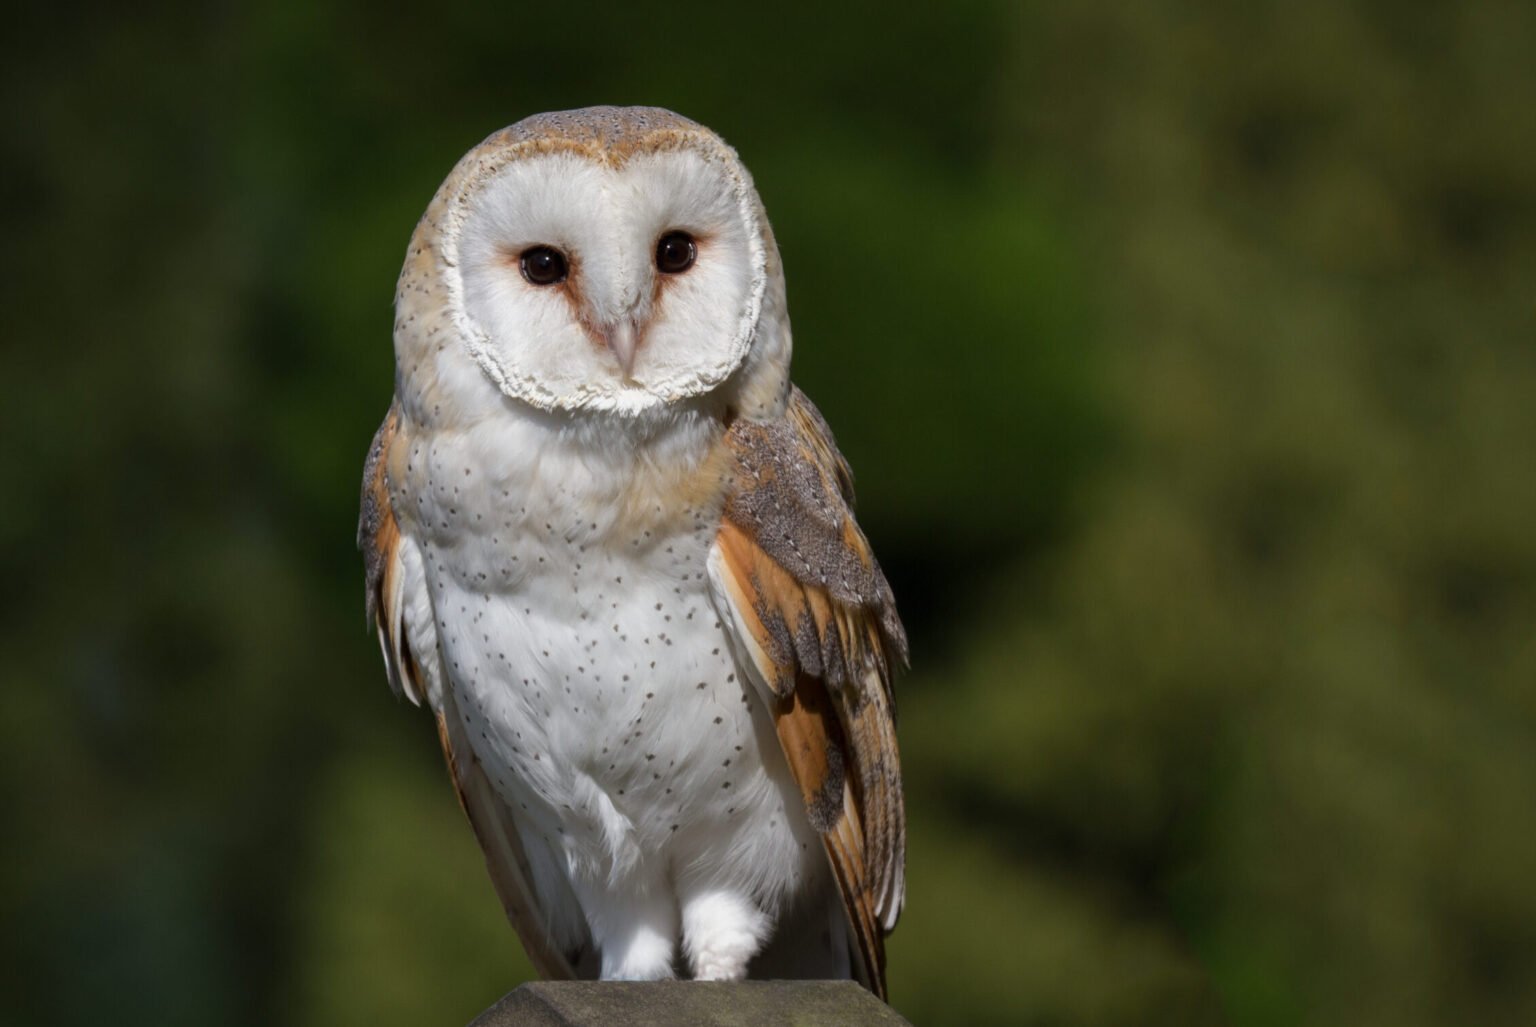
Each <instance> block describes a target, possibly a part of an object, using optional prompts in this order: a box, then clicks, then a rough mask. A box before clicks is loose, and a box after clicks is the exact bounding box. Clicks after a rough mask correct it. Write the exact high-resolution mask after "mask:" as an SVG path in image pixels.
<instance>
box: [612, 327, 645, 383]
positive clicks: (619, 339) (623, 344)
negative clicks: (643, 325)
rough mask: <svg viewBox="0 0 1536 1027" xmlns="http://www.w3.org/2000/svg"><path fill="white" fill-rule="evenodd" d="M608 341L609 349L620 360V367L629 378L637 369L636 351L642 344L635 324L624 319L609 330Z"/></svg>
mask: <svg viewBox="0 0 1536 1027" xmlns="http://www.w3.org/2000/svg"><path fill="white" fill-rule="evenodd" d="M607 339H608V348H609V349H610V350H612V351H613V355H614V356H615V357H617V358H618V361H619V366H620V367H622V368H623V369H624V377H626V378H628V377H629V376H630V373H631V372H632V371H634V369H635V350H636V349H638V348H639V344H640V342H639V335H638V333H636V331H635V323H634V322H633V321H631V320H630V319H629V318H627V317H626V318H624V319H623V320H621V321H620V322H619V323H618V324H616V325H614V326H613V327H612V328H610V329H609V330H608V333H607Z"/></svg>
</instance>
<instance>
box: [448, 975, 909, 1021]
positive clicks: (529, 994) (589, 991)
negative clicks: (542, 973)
mask: <svg viewBox="0 0 1536 1027" xmlns="http://www.w3.org/2000/svg"><path fill="white" fill-rule="evenodd" d="M610 1024H626V1025H628V1024H634V1025H637V1027H644V1025H648V1024H657V1025H667V1027H671V1025H674V1024H675V1025H677V1027H714V1025H719V1027H769V1025H773V1027H780V1025H782V1027H854V1025H859V1024H874V1025H876V1027H880V1025H885V1027H898V1025H901V1024H907V1027H910V1024H909V1023H908V1021H907V1020H906V1019H904V1018H903V1017H902V1016H901V1015H900V1014H899V1013H897V1012H896V1011H895V1010H894V1009H892V1008H891V1007H890V1006H888V1005H886V1004H885V1003H884V1002H881V1001H880V1000H879V999H877V998H875V997H874V996H873V995H871V994H870V993H869V992H867V991H865V990H864V989H863V988H861V987H859V985H857V984H855V983H853V982H852V981H742V982H740V983H737V984H724V983H716V982H712V981H654V982H645V983H638V982H628V981H533V982H530V983H528V984H524V985H522V986H521V987H519V988H517V989H516V990H514V991H511V992H509V993H508V994H507V995H505V996H504V997H503V998H502V999H501V1001H499V1002H497V1003H496V1004H495V1005H494V1006H492V1007H491V1008H489V1009H487V1010H486V1011H485V1012H483V1013H481V1014H480V1015H479V1016H477V1017H475V1019H474V1021H473V1022H472V1023H471V1024H470V1025H469V1027H599V1025H601V1027H608V1025H610Z"/></svg>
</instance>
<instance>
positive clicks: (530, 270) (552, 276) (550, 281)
mask: <svg viewBox="0 0 1536 1027" xmlns="http://www.w3.org/2000/svg"><path fill="white" fill-rule="evenodd" d="M518 265H519V266H520V267H521V268H522V269H523V277H524V278H526V279H528V282H529V284H530V285H555V284H557V283H559V282H563V281H565V275H566V267H565V255H564V254H562V253H561V252H560V251H559V250H557V249H555V248H554V247H553V246H533V247H530V248H529V249H526V250H524V251H523V255H522V257H521V258H520V259H519V260H518Z"/></svg>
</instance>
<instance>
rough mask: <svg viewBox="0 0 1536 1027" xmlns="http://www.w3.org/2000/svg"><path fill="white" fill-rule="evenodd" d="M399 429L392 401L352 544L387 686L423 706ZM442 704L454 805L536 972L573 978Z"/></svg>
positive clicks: (508, 821) (514, 839)
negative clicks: (397, 453)
mask: <svg viewBox="0 0 1536 1027" xmlns="http://www.w3.org/2000/svg"><path fill="white" fill-rule="evenodd" d="M399 431H400V411H399V408H398V407H397V406H391V407H390V409H389V413H388V415H386V416H385V418H384V423H383V424H382V425H380V426H379V430H378V432H377V433H376V434H375V435H374V438H373V445H372V446H371V447H370V448H369V451H368V460H367V463H366V464H365V465H364V469H363V496H362V512H361V516H360V518H359V521H358V528H357V542H358V547H359V548H360V549H362V551H363V557H364V564H365V567H366V574H367V588H368V594H367V610H368V617H369V619H370V620H371V621H372V622H373V624H374V627H375V629H376V630H377V631H378V635H379V645H380V648H382V649H383V651H384V663H385V667H386V669H387V671H388V674H389V682H390V685H391V687H393V688H394V689H395V691H396V692H397V693H399V694H402V695H404V696H406V697H407V698H409V699H410V700H411V701H412V702H414V703H416V704H417V705H420V704H421V700H422V697H423V696H424V695H425V694H426V690H425V689H424V688H423V682H422V679H421V670H420V667H419V666H418V664H417V661H416V657H415V655H414V654H413V653H412V652H411V648H410V644H409V641H408V640H407V639H406V637H405V630H404V626H403V623H402V618H401V607H402V600H403V591H402V589H403V578H404V575H403V574H402V572H401V568H400V546H401V534H400V525H399V523H398V522H397V521H396V520H395V515H394V511H393V508H392V507H391V505H390V502H389V477H388V466H389V451H390V447H391V446H392V445H393V444H394V442H395V439H396V438H397V436H398V434H399ZM434 655H435V654H434ZM442 703H443V708H442V709H440V710H437V711H436V717H437V737H438V741H439V742H440V743H441V745H442V747H443V757H444V759H445V760H446V761H447V764H448V774H449V777H450V779H451V780H452V781H453V787H454V791H455V792H456V793H457V795H458V797H459V806H460V807H461V808H462V809H463V810H464V814H465V816H466V817H468V818H469V823H470V826H471V827H473V828H474V831H475V837H476V838H477V839H478V840H479V842H480V848H481V850H482V851H483V852H484V854H485V865H486V869H487V870H489V871H490V875H491V883H492V884H493V885H494V886H495V888H496V894H497V895H498V896H499V897H500V898H501V904H502V908H503V909H505V910H506V914H507V919H508V920H509V921H510V922H511V924H512V927H513V929H514V930H515V931H516V932H517V936H518V938H519V939H520V940H521V941H522V943H523V948H524V950H526V951H527V953H528V959H529V961H530V962H532V963H533V966H534V969H536V970H537V971H538V972H539V974H540V975H541V976H543V977H545V978H566V979H569V978H574V977H575V976H576V973H575V971H574V969H573V959H572V958H568V957H567V955H566V954H565V953H563V952H561V951H560V950H559V948H558V947H557V946H556V945H555V944H554V942H553V940H552V939H551V938H550V935H549V931H548V929H547V928H546V927H545V923H544V919H543V917H542V914H541V910H540V908H539V905H538V901H537V899H536V898H535V896H534V894H533V890H532V889H531V888H530V887H529V884H528V882H529V881H530V880H531V879H532V872H531V871H530V869H529V866H528V857H527V855H526V853H525V852H524V850H523V845H522V841H521V839H520V838H519V837H518V834H517V828H516V825H515V824H514V823H513V819H512V813H511V811H510V810H508V809H507V807H506V804H505V803H503V802H502V801H501V798H500V796H498V795H497V794H496V791H495V789H494V788H493V787H492V786H491V783H490V780H489V779H488V778H487V777H486V774H485V771H484V770H483V769H482V768H481V766H480V761H479V760H477V759H476V758H475V756H474V750H473V749H472V748H471V746H470V744H469V741H468V739H467V738H465V737H464V729H463V726H462V725H463V721H462V720H461V719H460V717H459V713H458V709H457V708H456V707H455V705H454V699H453V689H451V688H444V689H442ZM572 955H573V956H575V955H578V954H575V953H573V954H572Z"/></svg>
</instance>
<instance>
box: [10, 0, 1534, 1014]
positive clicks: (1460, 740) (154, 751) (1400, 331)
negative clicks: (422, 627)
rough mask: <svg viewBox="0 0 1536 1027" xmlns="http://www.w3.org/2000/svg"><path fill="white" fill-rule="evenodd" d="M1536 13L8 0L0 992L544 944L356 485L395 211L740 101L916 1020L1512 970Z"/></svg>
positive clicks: (459, 1001)
mask: <svg viewBox="0 0 1536 1027" xmlns="http://www.w3.org/2000/svg"><path fill="white" fill-rule="evenodd" d="M1532 39H1536V10H1533V9H1531V8H1530V7H1529V6H1528V5H1525V6H1522V5H1516V4H1506V3H1499V2H1495V0H1487V2H1473V3H1467V4H1461V5H1454V6H1452V5H1445V6H1433V5H1394V4H1383V3H1354V4H1342V5H1341V4H1333V3H1323V2H1321V0H1300V2H1298V3H1292V4H1288V5H1217V4H1202V3H1193V4H1187V3H1175V2H1163V3H1155V4H1142V5H1123V4H1109V3H1103V2H1100V0H1089V2H1085V3H1079V4H1073V5H1034V4H1027V5H1020V4H1013V3H1005V2H977V0H967V2H962V3H956V4H950V5H943V6H931V7H930V6H929V5H922V6H919V5H909V6H906V7H902V6H900V5H895V6H891V7H888V8H886V9H883V10H880V11H867V10H858V9H854V8H848V9H840V8H839V9H833V8H827V7H824V6H823V5H813V4H807V3H788V4H782V5H778V6H776V7H775V8H774V9H773V10H772V11H771V12H767V11H762V10H756V11H754V10H752V9H750V8H747V7H740V8H732V7H727V6H725V5H718V4H712V5H676V6H674V7H671V8H667V9H666V10H665V12H663V10H662V9H660V8H653V7H650V6H642V5H620V4H611V5H606V6H604V7H602V8H600V9H595V10H590V11H586V10H584V11H582V12H580V13H577V12H575V11H574V10H573V9H572V8H570V7H569V6H563V5H551V6H546V7H539V6H537V5H519V6H516V7H505V6H503V7H498V8H481V9H474V10H469V9H456V8H453V7H451V6H448V5H431V6H429V7H423V8H420V9H417V10H414V11H395V12H390V13H384V12H382V11H379V10H377V9H376V8H374V7H371V6H367V5H359V4H349V5H313V6H312V5H305V4H273V5H268V6H262V7H256V6H251V7H242V6H240V5H221V6H218V7H211V8H208V9H205V10H201V11H198V12H196V13H185V12H184V13H181V14H177V15H174V16H173V15H171V14H170V13H169V12H167V13H166V14H165V15H164V16H163V17H158V18H156V17H151V16H148V15H146V14H145V13H143V12H142V11H139V12H137V13H131V12H130V11H129V9H128V8H127V7H119V6H112V7H109V6H101V7H100V8H99V9H96V10H90V9H89V8H88V7H87V8H81V9H75V8H71V9H69V10H67V11H66V10H64V9H54V10H50V11H44V10H42V9H41V8H37V9H33V10H31V11H29V12H23V13H20V14H18V15H16V16H15V18H14V19H13V21H12V25H11V32H10V33H9V34H8V44H7V47H6V49H7V51H8V53H7V60H6V64H5V71H4V73H3V74H4V83H5V84H4V90H3V99H0V102H3V104H4V112H5V120H6V125H7V131H6V132H5V133H4V134H3V136H0V149H3V164H4V167H5V168H6V173H5V175H4V179H3V194H0V195H3V204H4V209H5V212H6V224H7V232H6V239H5V242H4V245H3V246H0V260H3V262H4V276H3V281H4V286H3V287H4V290H5V296H6V298H7V301H8V302H7V303H6V307H7V309H8V310H9V311H10V312H11V317H12V321H11V325H10V328H9V329H8V330H7V332H6V340H5V343H4V348H3V354H4V365H3V366H4V369H5V380H6V382H7V384H8V385H9V386H10V388H9V390H8V396H7V402H6V403H5V404H4V406H3V408H0V429H3V437H4V439H5V442H6V444H5V445H4V447H3V448H0V454H3V455H0V461H3V463H0V480H3V481H4V482H6V483H7V487H6V489H5V491H4V497H3V499H0V572H3V573H0V578H3V580H4V581H5V582H6V586H7V587H6V588H5V589H4V590H3V592H0V645H3V649H4V652H5V654H6V659H5V666H6V671H5V686H6V687H5V688H4V695H3V698H0V785H3V788H0V830H3V832H4V837H5V839H6V844H5V845H4V847H3V849H0V923H3V924H4V925H5V928H4V933H3V946H4V947H3V949H0V957H3V958H0V981H3V987H0V1019H3V1020H4V1021H5V1022H7V1023H61V1024H71V1023H84V1022H88V1021H92V1020H96V1019H98V1018H99V1017H100V1015H101V1014H102V1011H103V1009H104V1008H110V1009H111V1010H112V1013H113V1017H114V1019H115V1020H117V1021H118V1022H120V1023H123V1024H134V1023H157V1024H160V1023H229V1024H240V1023H252V1024H255V1023H271V1022H291V1023H301V1024H302V1023H314V1024H332V1023H370V1024H379V1023H402V1024H404V1023H421V1022H442V1023H455V1022H459V1023H462V1022H464V1021H466V1020H468V1019H469V1018H470V1017H471V1016H472V1015H473V1014H474V1013H475V1012H477V1011H478V1010H479V1009H481V1008H483V1007H484V1006H485V1005H487V1004H488V1003H489V1002H490V1001H491V1000H493V999H494V998H495V997H496V996H497V995H499V994H500V993H501V992H503V991H505V990H506V989H507V988H509V987H511V986H512V985H513V984H515V983H516V982H517V980H519V979H520V978H521V976H522V975H524V974H526V973H527V967H526V964H525V962H524V961H523V957H522V955H521V953H520V952H519V950H518V948H517V945H516V943H515V941H514V940H513V937H512V935H511V933H510V931H509V930H508V929H507V928H506V927H505V925H504V923H503V921H502V920H501V916H500V913H499V911H498V910H497V907H496V903H495V900H494V898H493V896H492V893H491V891H490V888H489V885H488V883H487V881H486V880H485V877H484V873H483V870H482V868H481V866H480V864H479V858H478V854H477V852H476V850H475V848H474V843H473V840H472V838H471V836H470V833H469V831H468V830H467V828H466V827H465V825H464V824H463V823H462V818H461V815H460V813H459V811H458V809H457V807H456V806H455V804H454V802H453V798H452V795H451V793H450V790H449V788H448V786H447V784H446V782H445V781H444V780H443V775H442V771H441V767H440V765H439V757H438V755H437V753H436V751H435V740H434V737H433V732H432V730H431V727H430V724H429V723H428V722H427V721H426V720H425V718H424V717H422V716H421V715H420V714H419V713H418V711H415V710H413V709H410V708H408V707H404V706H402V705H400V704H398V703H396V702H393V701H391V699H390V697H389V695H388V693H387V691H386V690H385V688H384V685H383V678H382V675H381V670H380V667H379V665H378V656H377V653H376V651H375V649H374V642H373V640H372V638H371V637H370V636H369V634H368V633H367V631H365V630H364V626H363V623H362V612H361V599H362V596H361V573H360V564H359V559H358V557H357V555H356V554H355V553H354V552H353V550H352V543H351V533H352V523H353V518H354V512H355V503H356V495H357V489H356V482H357V477H358V472H359V468H360V464H361V458H362V453H363V450H364V447H365V446H366V443H367V440H368V438H369V435H370V433H371V431H372V428H373V426H374V424H375V423H376V421H377V419H378V417H379V416H380V415H381V413H382V411H383V409H384V406H385V404H386V403H387V397H388V394H389V389H390V378H391V363H392V356H391V351H390V346H389V326H390V309H389V302H390V296H391V290H392V286H393V280H394V276H395V273H396V271H397V270H398V267H399V263H400V260H401V255H402V253H403V249H404V244H405V240H406V238H407V236H408V234H409V231H410V229H411V226H412V225H413V223H414V221H415V219H416V217H417V216H418V215H419V213H420V211H421V209H422V208H423V207H424V205H425V203H426V200H427V198H428V197H429V196H430V195H431V193H432V191H433V190H434V189H435V188H436V185H437V183H438V182H439V180H440V179H441V177H442V176H443V175H444V174H445V173H446V171H447V169H448V168H449V167H450V166H451V165H452V163H453V161H454V160H455V159H456V158H457V157H458V156H459V154H460V153H461V152H463V151H464V150H465V149H467V148H468V147H469V146H471V145H472V144H473V143H475V142H476V141H478V140H479V139H480V138H481V137H483V136H484V135H486V134H487V133H488V132H489V131H491V130H492V129H494V128H497V127H499V126H501V125H503V124H506V123H508V122H510V121H513V120H516V119H517V118H518V117H521V116H523V115H524V114H528V113H532V112H535V111H539V110H547V109H559V108H564V107H571V106H580V105H584V104H588V103H598V102H619V103H642V102H643V103H655V104H660V105H663V106H669V107H673V108H674V109H677V110H680V111H682V112H684V113H686V114H689V115H690V116H692V117H694V118H696V119H698V120H700V121H702V122H704V123H706V124H708V125H711V126H712V127H714V128H716V129H717V130H719V131H720V132H721V133H722V134H723V135H724V136H725V137H726V138H727V139H728V140H729V141H731V142H732V143H733V144H734V145H735V146H736V147H737V148H738V150H739V151H740V152H741V154H742V155H743V157H744V159H745V160H746V162H747V164H748V166H749V167H751V168H752V169H753V172H754V174H755V176H756V178H757V182H758V186H759V188H760V191H761V192H762V194H763V197H764V199H765V202H766V204H767V208H768V211H769V213H770V216H771V217H772V219H773V222H774V225H775V229H776V232H777V235H778V238H779V241H780V244H781V248H782V250H783V252H784V258H785V262H786V267H787V269H788V274H789V288H790V303H791V309H792V311H793V314H794V319H795V325H796V341H797V351H796V368H797V373H796V377H797V380H798V381H799V382H800V384H801V385H802V386H803V387H804V388H805V389H806V391H807V392H809V393H810V394H811V395H812V397H813V398H815V399H816V400H817V401H818V403H819V404H820V405H821V407H822V408H823V410H824V411H825V412H826V413H827V416H828V419H829V420H830V421H831V423H832V424H833V426H834V427H835V428H836V429H837V431H838V435H839V440H840V442H841V443H842V446H843V449H844V451H845V452H846V453H847V455H848V456H849V458H850V460H851V462H852V464H853V466H854V468H855V469H856V471H857V472H858V475H859V488H860V507H861V520H862V521H863V523H864V525H865V527H866V529H867V531H868V532H869V534H870V535H871V537H872V538H873V540H874V542H875V544H876V548H877V550H878V551H879V552H880V554H881V556H882V559H883V560H884V562H885V563H886V565H887V569H888V571H889V572H890V574H891V577H892V579H893V581H894V584H895V586H896V590H897V595H898V598H899V599H900V600H901V602H902V605H903V609H904V612H905V614H906V616H907V620H908V622H909V626H910V627H911V629H912V634H913V637H914V643H915V645H914V649H915V668H914V671H913V673H912V674H911V675H910V676H909V677H908V678H906V679H905V680H904V682H903V683H902V685H901V688H900V695H901V715H902V720H901V733H902V739H903V744H904V747H905V748H904V756H905V764H906V772H907V776H908V781H909V790H910V803H911V807H912V818H913V834H912V840H911V858H910V864H911V868H910V875H909V881H910V903H909V908H908V913H907V915H906V917H905V919H904V920H903V923H902V924H901V926H900V928H899V929H898V931H897V933H896V935H895V936H894V938H893V940H892V949H891V965H892V969H891V978H892V990H893V999H894V1002H895V1004H896V1005H897V1007H898V1008H900V1009H901V1010H902V1011H904V1012H905V1013H906V1014H907V1015H908V1016H909V1017H911V1018H912V1019H914V1020H915V1021H916V1022H919V1023H946V1022H947V1023H970V1024H975V1023H991V1022H995V1023H1040V1024H1051V1023H1127V1024H1130V1023H1150V1022H1168V1023H1199V1022H1221V1021H1223V1020H1231V1021H1233V1022H1239V1023H1251V1024H1290V1023H1356V1022H1392V1023H1399V1024H1418V1023H1424V1024H1430V1023H1444V1022H1468V1023H1474V1022H1475V1023H1500V1022H1507V1023H1522V1022H1524V1023H1529V1022H1536V874H1533V873H1532V872H1531V871H1532V868H1536V813H1533V806H1532V796H1533V795H1536V744H1533V743H1536V631H1533V630H1532V628H1533V622H1536V460H1533V459H1532V454H1533V452H1536V300H1533V287H1536V119H1533V118H1532V117H1531V113H1530V112H1531V110H1532V109H1533V108H1536V62H1532V61H1531V60H1530V49H1529V43H1530V40H1532Z"/></svg>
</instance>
